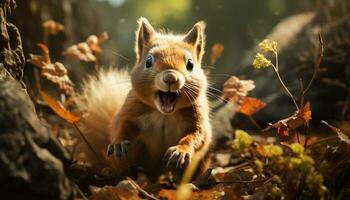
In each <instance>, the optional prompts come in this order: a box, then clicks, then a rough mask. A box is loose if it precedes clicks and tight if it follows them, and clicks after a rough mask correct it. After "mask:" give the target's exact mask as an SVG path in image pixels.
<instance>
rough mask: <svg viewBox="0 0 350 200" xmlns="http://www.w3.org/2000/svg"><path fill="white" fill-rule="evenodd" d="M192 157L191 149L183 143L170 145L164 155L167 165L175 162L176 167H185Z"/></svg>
mask: <svg viewBox="0 0 350 200" xmlns="http://www.w3.org/2000/svg"><path fill="white" fill-rule="evenodd" d="M191 159H192V151H191V150H190V149H189V148H188V147H186V146H184V145H176V146H173V147H170V148H169V149H168V150H167V152H166V153H165V155H164V160H165V161H167V167H169V166H170V164H175V163H176V168H183V167H186V166H187V165H188V164H189V163H190V161H191Z"/></svg>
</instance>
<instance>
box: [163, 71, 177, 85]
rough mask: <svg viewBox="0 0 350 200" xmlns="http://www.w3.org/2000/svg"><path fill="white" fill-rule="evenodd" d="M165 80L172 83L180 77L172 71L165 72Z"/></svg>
mask: <svg viewBox="0 0 350 200" xmlns="http://www.w3.org/2000/svg"><path fill="white" fill-rule="evenodd" d="M163 81H164V83H167V84H169V85H172V84H174V83H176V82H177V81H178V78H177V76H176V74H174V73H172V72H165V73H164V76H163Z"/></svg>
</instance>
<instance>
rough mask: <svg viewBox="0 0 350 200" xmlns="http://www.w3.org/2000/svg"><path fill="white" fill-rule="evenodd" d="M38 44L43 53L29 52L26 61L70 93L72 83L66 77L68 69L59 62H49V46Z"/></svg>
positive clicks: (72, 89)
mask: <svg viewBox="0 0 350 200" xmlns="http://www.w3.org/2000/svg"><path fill="white" fill-rule="evenodd" d="M38 46H39V47H40V49H41V50H42V52H43V55H32V54H31V55H30V59H29V60H28V62H30V63H32V64H34V65H35V66H37V67H38V68H40V70H41V75H42V76H43V77H45V78H46V79H48V80H50V81H51V82H53V83H55V84H57V85H58V86H59V88H60V90H62V91H64V92H65V93H67V94H70V95H72V94H73V93H74V84H73V82H72V81H71V80H70V78H69V77H68V71H67V69H66V68H65V66H64V65H63V64H62V63H60V62H55V63H51V59H50V52H49V48H48V47H47V46H46V45H45V44H41V43H39V44H38Z"/></svg>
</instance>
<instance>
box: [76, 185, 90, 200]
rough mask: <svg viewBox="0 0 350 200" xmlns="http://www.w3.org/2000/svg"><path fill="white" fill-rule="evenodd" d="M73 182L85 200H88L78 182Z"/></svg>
mask: <svg viewBox="0 0 350 200" xmlns="http://www.w3.org/2000/svg"><path fill="white" fill-rule="evenodd" d="M73 184H74V186H75V188H76V190H77V191H78V193H79V194H80V196H81V197H82V198H83V199H84V200H88V198H87V197H86V196H85V194H84V193H83V192H82V191H81V190H80V188H79V186H78V185H77V184H76V183H74V182H73Z"/></svg>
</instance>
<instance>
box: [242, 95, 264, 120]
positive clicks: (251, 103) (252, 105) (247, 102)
mask: <svg viewBox="0 0 350 200" xmlns="http://www.w3.org/2000/svg"><path fill="white" fill-rule="evenodd" d="M265 107H266V104H265V103H264V102H262V101H261V100H259V99H256V98H252V97H245V98H244V99H243V102H242V103H241V105H240V106H239V108H238V110H237V111H238V112H240V113H242V114H244V115H246V116H248V117H249V116H252V115H253V114H254V113H256V112H258V111H259V110H261V109H263V108H265Z"/></svg>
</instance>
